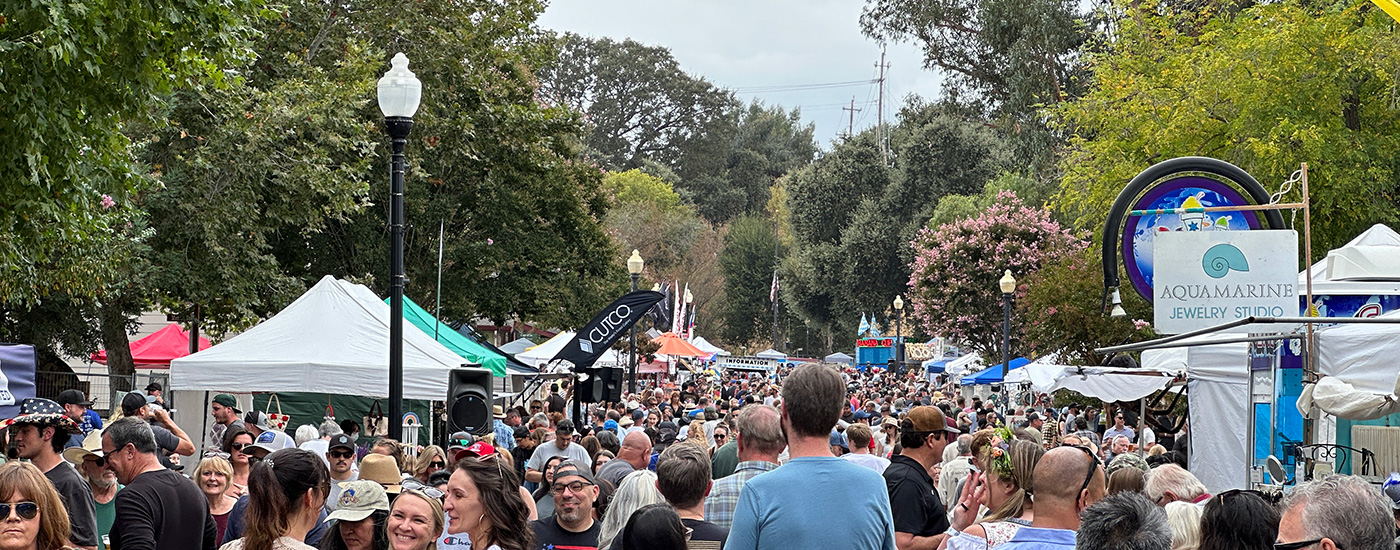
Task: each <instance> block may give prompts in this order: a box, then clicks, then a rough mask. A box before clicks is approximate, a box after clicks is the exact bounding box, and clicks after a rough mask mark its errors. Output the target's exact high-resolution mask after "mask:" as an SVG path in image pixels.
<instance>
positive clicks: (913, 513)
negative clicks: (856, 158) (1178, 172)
mask: <svg viewBox="0 0 1400 550" xmlns="http://www.w3.org/2000/svg"><path fill="white" fill-rule="evenodd" d="M954 390H955V388H953V387H950V386H947V385H939V384H935V383H930V382H928V381H927V380H925V379H923V378H921V377H919V376H914V375H905V374H898V373H889V372H873V373H868V372H861V371H854V370H849V369H848V370H845V371H842V370H840V369H838V368H836V367H834V366H832V365H825V364H816V363H812V364H803V365H799V366H796V367H794V368H791V369H790V370H789V369H785V370H784V371H783V372H781V373H780V374H778V375H773V376H765V375H761V374H754V375H742V374H739V375H730V376H727V377H725V378H722V379H721V378H700V379H697V380H695V381H692V382H690V383H687V384H685V385H683V386H681V387H679V388H673V389H665V388H652V389H648V390H645V391H643V392H640V393H637V394H632V395H627V396H626V398H625V399H623V400H621V401H619V402H616V403H606V404H589V405H588V406H587V407H586V408H583V411H584V414H583V415H582V416H583V417H582V418H569V416H568V411H570V410H572V407H570V406H569V405H570V403H569V400H570V388H569V385H568V384H567V383H563V384H556V385H554V386H553V387H551V388H550V389H549V391H548V394H547V395H542V396H540V398H538V399H532V400H529V401H528V402H525V403H520V404H519V406H511V407H501V406H497V407H496V410H495V411H494V413H495V415H494V416H495V420H494V422H493V425H492V426H491V429H489V430H485V432H486V433H484V434H481V435H473V434H468V433H465V432H458V433H454V434H451V435H450V436H449V437H448V438H447V441H446V444H445V445H443V446H438V445H427V446H423V447H421V448H412V449H410V448H406V446H405V445H402V444H400V443H399V442H397V441H394V440H391V439H387V438H383V437H379V438H373V440H372V441H370V442H369V443H368V444H366V445H360V444H359V443H360V442H359V439H360V438H359V435H360V434H359V426H358V425H357V424H356V423H355V422H353V421H346V422H341V423H336V422H333V421H327V422H325V423H322V424H321V425H319V426H312V425H307V426H301V427H299V428H298V429H297V430H295V435H289V434H287V433H285V432H283V431H281V430H279V429H278V426H276V425H274V424H271V423H270V422H269V419H268V418H267V415H265V414H263V413H258V412H249V413H246V414H245V413H243V412H242V411H240V410H239V409H238V404H237V401H236V399H234V398H233V396H231V395H226V394H219V395H217V396H215V397H214V399H213V402H212V405H211V410H210V411H209V412H210V415H211V417H212V420H213V427H212V429H211V430H210V432H209V434H208V436H209V437H210V438H211V440H212V441H217V442H218V445H216V446H215V448H213V449H211V450H210V451H208V452H206V453H204V456H203V457H202V458H201V459H200V460H199V461H198V463H197V464H196V465H195V467H193V468H191V469H190V470H189V471H188V472H186V471H184V466H183V465H181V464H179V463H178V458H177V457H178V456H180V455H189V454H191V453H193V452H194V449H193V443H192V442H191V440H190V438H189V436H188V435H187V434H185V432H184V431H182V430H180V428H179V426H177V425H175V423H174V422H173V421H171V420H170V415H169V413H168V412H166V411H164V409H163V407H161V405H160V403H159V402H158V399H159V396H156V399H152V398H151V393H152V392H151V391H150V390H149V388H148V391H147V393H146V395H142V394H139V393H132V394H129V395H127V396H126V397H125V398H124V399H122V402H121V410H120V411H119V413H118V414H117V415H115V417H114V418H112V419H108V421H107V422H105V423H104V422H103V419H101V418H100V417H98V416H97V415H95V414H90V413H92V411H91V410H90V409H89V407H91V403H90V402H88V401H87V400H86V399H85V398H84V396H83V395H82V393H81V392H78V391H76V390H73V391H71V392H69V391H65V392H63V394H60V396H59V399H58V400H57V401H49V400H47V399H37V398H30V399H26V400H24V402H23V403H22V404H21V407H20V414H19V415H18V416H16V417H15V418H12V419H9V420H5V421H3V422H2V423H0V427H8V428H9V429H8V430H7V433H8V434H9V435H10V436H11V438H12V440H13V447H14V448H15V450H16V451H17V452H18V457H19V460H11V461H9V462H7V463H5V464H3V465H0V549H11V548H23V549H35V550H58V549H69V548H73V549H79V548H81V549H103V550H105V549H106V548H113V549H120V550H127V549H171V550H175V549H179V550H185V549H214V548H220V549H222V550H297V549H312V548H319V549H324V550H387V549H393V550H428V549H433V550H437V549H442V550H448V549H473V550H535V549H543V550H565V549H570V550H575V549H577V550H583V549H611V550H643V549H646V550H651V549H658V550H671V549H677V550H678V549H682V548H686V549H721V548H723V549H729V550H749V549H778V548H782V549H788V548H843V549H846V548H849V549H872V550H915V549H917V550H922V549H930V550H934V549H945V548H946V549H952V550H967V549H984V548H993V547H996V548H1004V549H1007V550H1027V549H1035V550H1040V549H1073V548H1078V549H1095V550H1103V549H1107V550H1113V549H1125V550H1126V549H1135V550H1138V549H1140V550H1154V549H1160V550H1169V549H1170V550H1192V549H1201V550H1216V549H1225V548H1230V549H1241V548H1242V549H1246V550H1254V549H1259V550H1266V549H1274V550H1302V549H1322V550H1335V549H1345V550H1359V549H1364V550H1390V549H1392V548H1396V549H1400V538H1397V526H1400V482H1396V483H1387V484H1385V485H1384V486H1383V488H1382V487H1377V486H1375V485H1373V484H1372V483H1370V482H1368V481H1367V480H1365V479H1363V478H1361V477H1357V476H1348V475H1328V476H1324V477H1321V478H1320V479H1317V480H1313V481H1307V482H1301V483H1298V484H1297V485H1296V486H1291V487H1289V490H1288V491H1287V494H1286V496H1285V495H1282V494H1278V493H1268V492H1260V491H1255V490H1229V491H1224V492H1221V493H1219V494H1211V493H1210V492H1209V491H1208V490H1207V488H1206V487H1205V486H1204V485H1203V484H1202V483H1201V482H1200V481H1199V480H1198V479H1197V478H1196V476H1195V475H1193V474H1192V473H1191V471H1190V470H1189V469H1188V467H1187V466H1188V463H1189V460H1188V454H1187V452H1186V451H1187V448H1188V446H1187V445H1186V444H1185V443H1186V436H1187V434H1186V432H1185V429H1184V428H1183V429H1163V427H1165V426H1172V423H1171V422H1170V421H1169V420H1170V419H1165V420H1166V421H1165V422H1158V423H1156V424H1157V426H1158V431H1161V432H1163V433H1152V431H1151V430H1137V429H1134V425H1135V424H1136V423H1135V422H1134V420H1135V418H1133V415H1132V412H1131V411H1125V410H1122V409H1118V408H1114V407H1112V406H1110V407H1108V408H1106V409H1105V410H1102V411H1099V410H1090V409H1084V410H1081V409H1080V407H1078V406H1066V407H1058V408H1057V407H1053V406H1050V404H1049V403H1048V400H1047V399H1046V396H1039V398H1038V399H1034V400H1031V401H1032V402H1028V403H1022V404H1016V403H1008V402H1006V401H1005V400H994V399H989V400H988V402H986V403H984V402H982V401H981V400H966V399H963V398H962V397H961V396H959V395H957V394H956V393H955V392H954ZM157 393H158V392H157ZM1172 427H1173V428H1176V426H1172ZM1139 431H1141V433H1139ZM172 457H176V458H174V459H172ZM1397 481H1400V480H1397Z"/></svg>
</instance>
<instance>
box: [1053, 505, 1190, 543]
mask: <svg viewBox="0 0 1400 550" xmlns="http://www.w3.org/2000/svg"><path fill="white" fill-rule="evenodd" d="M1171 547H1172V530H1171V527H1170V526H1169V525H1168V524H1167V512H1166V511H1165V510H1163V509H1162V508H1161V507H1160V506H1157V505H1155V504H1152V501H1150V500H1147V497H1145V496H1142V493H1138V492H1135V491H1122V492H1119V493H1115V494H1112V495H1109V496H1106V497H1104V498H1103V500H1100V501H1098V502H1096V503H1094V504H1093V505H1092V506H1090V507H1088V508H1085V509H1084V513H1082V514H1080V516H1079V532H1078V533H1077V534H1075V537H1074V548H1075V550H1170V549H1171Z"/></svg>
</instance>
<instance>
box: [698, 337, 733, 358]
mask: <svg viewBox="0 0 1400 550" xmlns="http://www.w3.org/2000/svg"><path fill="white" fill-rule="evenodd" d="M690 345H692V346H695V347H696V348H699V349H700V351H703V352H705V353H708V354H711V355H714V354H720V355H729V352H728V351H725V350H723V349H720V347H719V346H716V345H714V344H711V343H710V341H709V340H706V339H705V337H704V336H696V337H695V338H692V339H691V340H690Z"/></svg>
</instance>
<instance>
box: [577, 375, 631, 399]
mask: <svg viewBox="0 0 1400 550" xmlns="http://www.w3.org/2000/svg"><path fill="white" fill-rule="evenodd" d="M576 371H577V372H578V373H579V374H587V375H588V379H587V380H584V381H582V382H579V384H578V395H580V396H582V398H583V400H582V401H581V403H601V402H617V401H621V400H622V383H623V378H624V377H623V372H624V371H623V369H620V368H613V367H596V368H595V367H588V368H582V369H576Z"/></svg>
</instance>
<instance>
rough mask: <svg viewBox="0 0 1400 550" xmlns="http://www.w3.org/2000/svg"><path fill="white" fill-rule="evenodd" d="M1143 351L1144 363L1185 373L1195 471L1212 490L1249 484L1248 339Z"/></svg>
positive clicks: (1150, 366) (1214, 491)
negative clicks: (1246, 341) (1247, 438)
mask: <svg viewBox="0 0 1400 550" xmlns="http://www.w3.org/2000/svg"><path fill="white" fill-rule="evenodd" d="M1194 341H1197V342H1200V345H1195V346H1191V347H1181V348H1169V349H1157V350H1148V351H1144V352H1142V362H1141V363H1142V367H1143V368H1144V369H1153V370H1176V371H1184V372H1186V373H1187V380H1186V389H1187V391H1188V392H1189V393H1188V396H1189V397H1190V403H1191V418H1190V424H1189V427H1188V432H1189V434H1190V438H1191V453H1190V455H1191V457H1190V459H1191V464H1190V466H1191V473H1194V474H1196V477H1197V478H1198V479H1200V480H1201V483H1204V484H1205V486H1206V488H1207V489H1210V491H1211V492H1212V493H1218V492H1220V491H1224V490H1228V489H1244V488H1247V487H1248V486H1249V485H1248V481H1249V480H1248V477H1247V475H1246V468H1247V463H1248V456H1249V453H1248V450H1247V449H1246V448H1245V441H1246V435H1247V434H1245V429H1246V427H1247V426H1248V425H1249V419H1248V417H1247V416H1246V415H1247V414H1248V413H1249V407H1248V403H1249V380H1248V372H1247V371H1246V366H1247V365H1246V364H1245V361H1246V356H1247V352H1248V344H1243V343H1233V344H1213V345H1212V344H1209V339H1208V338H1198V339H1195V340H1194Z"/></svg>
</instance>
